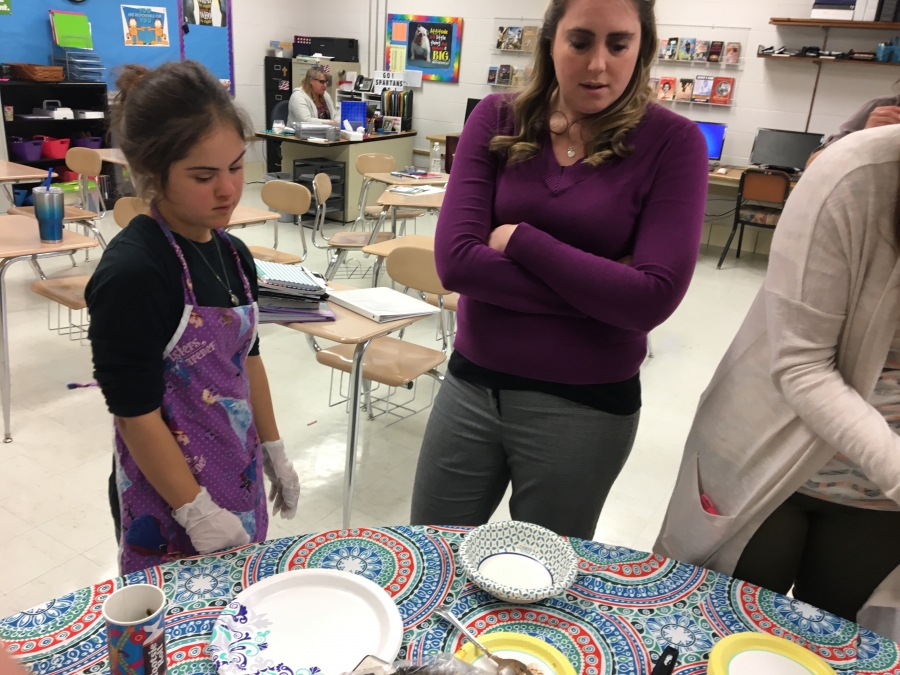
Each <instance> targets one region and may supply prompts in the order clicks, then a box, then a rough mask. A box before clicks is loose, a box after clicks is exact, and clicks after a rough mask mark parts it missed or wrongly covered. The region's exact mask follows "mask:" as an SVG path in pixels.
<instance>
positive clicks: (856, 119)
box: [806, 94, 900, 166]
mask: <svg viewBox="0 0 900 675" xmlns="http://www.w3.org/2000/svg"><path fill="white" fill-rule="evenodd" d="M891 124H900V95H897V94H895V95H893V96H881V97H879V98H873V99H872V100H871V101H869V102H868V103H866V104H865V105H864V106H863V107H862V108H860V109H859V110H857V111H856V112H855V113H854V114H853V116H852V117H851V118H850V119H848V120H847V121H846V122H844V123H843V124H842V125H841V128H840V129H838V130H837V132H835V133H833V134H831V136H829V137H828V138H826V139H825V142H824V143H822V145H821V146H819V148H818V149H817V150H816V151H815V152H814V153H813V154H812V155H811V156H810V158H809V160H807V162H806V166H809V165H810V164H812V163H813V161H814V160H815V159H816V157H818V156H819V155H821V154H822V152H823V151H824V150H825V148H827V147H828V146H830V145H834V144H835V143H837V142H838V141H839V140H841V139H842V138H846V137H847V136H849V135H850V134H853V133H856V132H857V131H862V130H863V129H875V128H877V127H885V126H889V125H891Z"/></svg>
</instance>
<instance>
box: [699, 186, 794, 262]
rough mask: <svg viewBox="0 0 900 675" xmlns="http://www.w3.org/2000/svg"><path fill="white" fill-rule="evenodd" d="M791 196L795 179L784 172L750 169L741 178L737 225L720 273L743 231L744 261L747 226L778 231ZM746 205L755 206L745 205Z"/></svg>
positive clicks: (735, 223) (740, 240) (739, 247)
mask: <svg viewBox="0 0 900 675" xmlns="http://www.w3.org/2000/svg"><path fill="white" fill-rule="evenodd" d="M790 192H791V177H790V176H789V175H788V174H786V173H785V172H784V171H775V170H772V169H747V170H746V171H744V173H742V174H741V182H740V184H739V185H738V194H737V204H736V205H735V211H734V225H732V227H731V234H729V235H728V241H727V242H726V243H725V248H724V249H723V251H722V257H721V258H719V264H718V265H716V269H722V263H723V262H725V256H727V255H728V249H729V248H730V247H731V241H732V240H733V239H734V233H735V232H737V230H738V228H740V230H741V231H740V234H739V235H738V245H737V255H736V256H735V257H737V258H740V257H741V243H742V242H743V239H744V226H750V227H759V228H763V229H768V230H774V229H775V226H776V225H777V224H778V220H779V219H780V218H781V211H782V209H783V208H784V204H785V202H787V198H788V195H789V194H790ZM745 202H755V203H754V204H745Z"/></svg>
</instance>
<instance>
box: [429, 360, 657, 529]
mask: <svg viewBox="0 0 900 675" xmlns="http://www.w3.org/2000/svg"><path fill="white" fill-rule="evenodd" d="M639 417H640V412H637V413H634V414H633V415H627V416H622V415H613V414H610V413H605V412H601V411H599V410H596V409H594V408H591V407H588V406H586V405H582V404H580V403H574V402H572V401H568V400H566V399H563V398H559V397H558V396H552V395H550V394H544V393H540V392H533V391H513V390H506V389H503V390H499V391H492V390H490V389H487V388H485V387H481V386H477V385H473V384H469V383H468V382H464V381H462V380H459V379H457V378H455V377H453V375H451V374H450V373H448V374H447V379H446V381H445V382H444V383H443V385H442V386H441V389H440V392H439V393H438V395H437V398H436V399H435V402H434V409H433V410H432V411H431V417H430V418H429V420H428V426H427V428H426V430H425V438H424V439H423V441H422V449H421V452H420V453H419V463H418V466H417V468H416V479H415V486H414V488H413V498H412V514H411V521H412V524H413V525H482V524H484V523H486V522H487V521H488V519H489V518H490V517H491V514H493V513H494V511H495V510H496V508H497V506H498V504H499V503H500V501H501V500H502V499H503V495H504V493H505V492H506V488H507V486H508V485H509V484H510V482H511V483H512V490H513V491H512V497H511V499H510V502H509V510H510V514H511V515H512V517H513V519H514V520H523V521H528V522H531V523H536V524H538V525H541V526H543V527H546V528H548V529H550V530H553V531H554V532H556V533H557V534H561V535H566V536H574V537H580V538H582V539H592V538H593V536H594V530H595V529H596V527H597V521H598V519H599V518H600V510H601V509H602V508H603V503H604V502H605V501H606V496H607V495H608V494H609V490H610V488H611V487H612V484H613V482H614V481H615V480H616V477H617V476H618V475H619V471H621V469H622V467H623V466H624V464H625V460H626V459H628V454H629V453H630V452H631V447H632V445H634V437H635V434H636V433H637V426H638V418H639Z"/></svg>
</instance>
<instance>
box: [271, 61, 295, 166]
mask: <svg viewBox="0 0 900 675" xmlns="http://www.w3.org/2000/svg"><path fill="white" fill-rule="evenodd" d="M292 78H293V62H292V61H291V59H285V58H280V57H277V56H267V57H266V59H265V88H266V128H267V129H271V128H272V121H273V117H272V114H273V113H274V111H275V106H277V105H278V104H279V103H281V102H282V101H290V100H291V80H292ZM287 117H288V116H287V111H285V113H284V117H279V119H282V120H284V121H285V122H287ZM266 170H267V171H268V172H269V173H274V172H276V171H281V148H280V145H279V144H278V143H276V142H275V141H271V140H267V141H266Z"/></svg>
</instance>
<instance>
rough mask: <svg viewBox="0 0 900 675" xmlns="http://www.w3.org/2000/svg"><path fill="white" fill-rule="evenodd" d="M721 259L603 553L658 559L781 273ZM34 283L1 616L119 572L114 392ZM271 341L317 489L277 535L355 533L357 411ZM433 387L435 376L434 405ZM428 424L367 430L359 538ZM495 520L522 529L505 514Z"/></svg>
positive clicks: (650, 422)
mask: <svg viewBox="0 0 900 675" xmlns="http://www.w3.org/2000/svg"><path fill="white" fill-rule="evenodd" d="M244 203H247V204H250V205H256V206H262V204H261V202H260V200H259V186H258V185H250V186H248V187H247V189H246V192H245V197H244ZM103 229H104V232H105V233H106V234H107V236H108V237H111V236H113V235H114V234H115V233H116V232H117V231H118V230H117V228H116V226H115V223H114V222H113V221H112V219H111V217H108V218H107V222H104V224H103ZM433 230H434V223H433V220H431V219H430V218H424V219H420V222H419V224H418V232H419V233H420V234H431V233H433ZM236 234H237V235H238V236H240V237H241V238H243V239H244V240H245V241H247V243H249V244H260V245H271V239H272V231H271V226H259V227H253V228H247V229H244V230H237V231H236ZM298 239H299V235H298V232H297V230H296V229H295V228H293V227H291V226H282V231H281V246H280V248H283V249H284V250H288V251H299V249H300V246H299V241H298ZM718 255H719V250H716V249H710V250H709V251H705V250H704V251H701V255H700V260H699V264H698V266H697V271H696V273H695V276H694V280H693V283H692V285H691V288H690V291H689V292H688V295H687V298H686V299H685V301H684V303H683V304H682V305H681V307H680V308H679V309H678V311H677V312H676V313H675V315H674V316H673V317H672V318H671V319H670V320H669V321H667V322H666V323H665V324H664V325H663V326H660V327H659V328H658V329H657V330H655V331H654V332H653V346H654V349H655V352H656V357H655V358H654V359H651V360H648V361H647V363H646V364H645V365H644V368H643V372H642V380H643V390H644V407H643V411H642V414H641V426H640V430H639V432H638V436H637V441H636V444H635V447H634V450H633V452H632V455H631V457H630V458H629V460H628V463H627V465H626V467H625V469H624V471H623V472H622V474H621V475H620V476H619V479H618V481H617V482H616V484H615V486H614V488H613V490H612V493H611V494H610V496H609V500H608V501H607V503H606V507H605V509H604V512H603V516H602V517H601V519H600V523H599V525H598V527H597V531H596V534H595V538H596V539H597V540H599V541H604V542H609V543H616V544H623V545H627V546H631V547H633V548H638V549H644V550H647V549H649V548H650V547H651V546H652V544H653V541H654V539H655V537H656V533H657V531H658V529H659V526H660V524H661V522H662V519H663V515H664V512H665V507H666V504H667V501H668V497H669V493H670V491H671V488H672V486H673V484H674V481H675V476H676V472H677V468H678V463H679V461H680V457H681V450H682V446H683V442H684V438H685V436H686V435H687V432H688V429H689V426H690V423H691V419H692V416H693V412H694V409H695V407H696V404H697V400H698V398H699V396H700V394H701V392H702V391H703V389H704V388H705V386H706V384H707V382H708V381H709V379H710V377H711V376H712V373H713V370H714V369H715V367H716V365H717V363H718V361H719V359H720V357H721V355H722V354H723V353H724V351H725V349H726V348H727V346H728V344H729V343H730V341H731V339H732V337H733V335H734V333H735V331H736V330H737V328H738V326H739V325H740V323H741V321H742V319H743V317H744V314H745V313H746V311H747V309H748V308H749V306H750V303H751V301H752V299H753V297H754V295H755V294H756V292H757V290H758V288H759V286H760V284H761V282H762V279H763V276H764V274H765V264H766V260H765V258H762V257H752V256H751V257H745V258H744V259H742V260H741V261H739V262H737V263H735V261H734V260H733V258H729V260H728V263H727V265H726V267H725V269H723V270H722V271H719V272H717V271H716V269H715V265H716V261H717V259H718ZM98 258H99V251H98V252H95V253H93V254H92V260H91V262H89V263H85V262H84V257H83V255H79V256H78V257H77V260H78V267H77V268H74V269H73V268H71V266H70V263H69V261H68V258H60V259H55V260H49V261H46V262H45V263H44V269H45V271H46V272H47V273H48V275H68V274H88V273H89V272H90V271H91V270H92V269H93V267H94V266H95V265H96V260H97V259H98ZM325 262H326V254H325V252H324V251H318V250H313V251H312V252H311V253H310V257H309V258H308V260H307V264H308V265H309V266H310V267H312V268H313V269H317V270H324V267H325ZM32 281H34V275H33V273H32V272H31V270H30V268H29V267H28V266H27V265H25V264H20V265H17V266H15V267H14V268H12V270H11V271H10V272H9V274H8V278H7V297H8V301H9V323H10V354H11V362H12V378H13V379H12V425H13V426H12V430H13V437H14V439H15V440H14V442H13V443H10V444H0V541H2V542H3V544H2V547H0V616H7V615H9V614H12V613H14V612H17V611H21V610H23V609H26V608H29V607H32V606H34V605H37V604H39V603H41V602H45V601H47V600H49V599H51V598H53V597H56V596H58V595H61V594H63V593H65V592H68V591H71V590H74V589H77V588H80V587H82V586H85V585H88V584H91V583H95V582H98V581H102V580H104V579H107V578H110V577H112V576H115V575H116V545H115V539H114V536H113V528H112V519H111V518H110V515H109V507H108V504H107V497H106V482H107V478H108V476H109V470H110V454H111V442H112V427H111V418H110V415H109V413H108V412H107V410H106V408H105V406H104V404H103V400H102V397H101V394H100V391H99V390H98V389H96V388H88V389H75V390H69V389H67V388H66V383H68V382H90V381H91V379H92V375H91V357H90V348H89V347H88V346H79V344H78V343H77V342H69V341H68V340H67V338H65V337H61V336H59V335H56V334H54V333H50V332H49V331H48V330H47V323H46V322H47V308H46V303H45V301H44V300H43V299H41V298H39V297H38V296H36V295H34V294H33V293H31V292H30V291H29V289H28V287H29V285H30V284H31V283H32ZM351 283H355V284H358V285H366V284H367V281H356V282H351ZM435 331H436V319H430V320H427V321H423V322H421V323H419V324H416V325H415V326H414V327H413V328H411V329H410V330H408V331H407V335H406V337H407V338H408V339H410V340H413V341H417V342H420V343H421V344H426V345H434V344H435V343H434V340H435ZM260 334H261V335H262V354H263V357H264V359H265V363H266V366H267V368H268V371H269V374H270V381H271V386H272V393H273V396H274V399H275V407H276V414H277V416H278V420H279V426H280V430H281V433H282V436H283V438H284V439H285V442H286V445H287V448H288V452H289V454H290V456H291V458H292V459H293V460H294V462H295V465H296V467H297V470H298V472H299V473H300V476H301V480H302V482H303V492H302V497H301V501H300V505H299V509H298V514H297V517H296V518H295V519H293V520H291V521H284V520H275V521H273V522H272V524H271V525H270V530H269V534H270V536H271V537H278V536H285V535H294V534H300V533H305V532H311V531H319V530H326V529H332V528H337V527H340V526H341V484H342V483H341V481H342V474H343V466H344V452H345V438H346V435H345V433H346V414H345V408H344V406H335V407H329V405H328V398H329V384H330V378H331V371H330V370H328V369H326V368H325V367H324V366H320V365H319V364H318V363H316V361H315V359H314V357H313V354H312V351H311V350H310V349H309V347H308V346H307V343H306V340H305V338H304V336H302V335H300V334H298V333H295V332H293V331H291V330H288V329H285V328H283V327H280V326H264V327H263V328H262V329H261V330H260ZM430 388H431V381H430V380H428V379H426V380H424V383H423V386H422V388H421V390H420V392H419V396H420V397H422V396H425V395H426V394H427V392H428V391H429V390H430ZM419 400H420V401H421V398H420V399H419ZM427 415H428V411H427V410H426V411H425V412H423V413H421V414H418V415H415V416H413V417H410V418H408V419H405V420H402V421H399V422H396V423H394V424H390V421H391V420H389V419H387V418H385V417H380V418H377V419H376V420H374V421H366V422H365V423H364V424H363V426H362V434H361V448H360V453H359V474H358V476H359V482H358V487H357V491H356V495H355V498H354V508H353V513H352V524H353V525H354V526H364V525H369V526H378V525H388V524H403V523H406V522H408V518H409V504H410V497H411V491H412V481H413V475H414V471H415V465H416V457H417V454H418V451H419V443H420V439H421V437H422V433H423V430H424V426H425V423H426V420H427ZM495 517H496V518H498V519H499V518H505V517H508V511H507V510H506V505H505V503H504V505H503V506H501V508H500V510H499V511H498V513H497V514H496V516H495Z"/></svg>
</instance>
